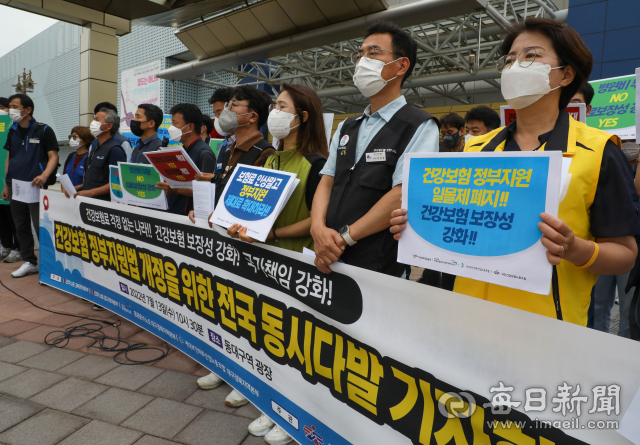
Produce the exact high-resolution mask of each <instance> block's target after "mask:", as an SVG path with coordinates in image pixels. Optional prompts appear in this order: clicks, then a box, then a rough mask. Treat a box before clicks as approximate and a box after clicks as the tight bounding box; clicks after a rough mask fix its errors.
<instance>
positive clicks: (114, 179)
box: [109, 165, 124, 202]
mask: <svg viewBox="0 0 640 445" xmlns="http://www.w3.org/2000/svg"><path fill="white" fill-rule="evenodd" d="M109 184H110V186H109V190H110V193H111V202H124V200H123V194H122V185H121V184H120V169H119V168H118V167H114V166H113V165H112V166H110V167H109Z"/></svg>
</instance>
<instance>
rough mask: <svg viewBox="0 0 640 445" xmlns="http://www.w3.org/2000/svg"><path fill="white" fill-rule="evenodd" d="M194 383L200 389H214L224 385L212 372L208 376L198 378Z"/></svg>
mask: <svg viewBox="0 0 640 445" xmlns="http://www.w3.org/2000/svg"><path fill="white" fill-rule="evenodd" d="M196 383H197V384H198V388H200V389H216V388H217V387H218V386H220V385H222V384H223V383H224V380H222V379H221V378H220V376H219V375H218V374H214V373H213V372H212V373H211V374H209V375H205V376H204V377H200V378H199V379H198V381H197V382H196Z"/></svg>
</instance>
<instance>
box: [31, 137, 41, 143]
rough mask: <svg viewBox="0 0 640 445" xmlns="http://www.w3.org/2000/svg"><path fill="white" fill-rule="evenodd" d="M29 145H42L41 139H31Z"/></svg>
mask: <svg viewBox="0 0 640 445" xmlns="http://www.w3.org/2000/svg"><path fill="white" fill-rule="evenodd" d="M29 143H30V144H39V143H40V139H36V138H31V139H29Z"/></svg>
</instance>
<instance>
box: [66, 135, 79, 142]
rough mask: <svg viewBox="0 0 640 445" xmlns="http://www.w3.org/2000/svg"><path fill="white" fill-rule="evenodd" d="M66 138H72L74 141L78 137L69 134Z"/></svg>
mask: <svg viewBox="0 0 640 445" xmlns="http://www.w3.org/2000/svg"><path fill="white" fill-rule="evenodd" d="M67 139H69V140H71V139H73V140H74V141H75V140H76V139H79V138H77V137H76V136H71V135H69V137H68V138H67Z"/></svg>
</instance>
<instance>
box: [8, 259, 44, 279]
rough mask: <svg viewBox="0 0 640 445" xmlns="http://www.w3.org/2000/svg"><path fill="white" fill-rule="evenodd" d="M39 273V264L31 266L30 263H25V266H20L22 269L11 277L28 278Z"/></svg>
mask: <svg viewBox="0 0 640 445" xmlns="http://www.w3.org/2000/svg"><path fill="white" fill-rule="evenodd" d="M9 256H11V255H9ZM38 271H39V268H38V265H37V264H31V263H30V262H28V261H25V262H24V264H23V265H22V266H20V269H18V270H16V271H15V272H13V273H12V274H11V276H12V277H13V278H22V277H26V276H27V275H33V274H34V273H38Z"/></svg>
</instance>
